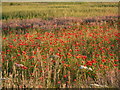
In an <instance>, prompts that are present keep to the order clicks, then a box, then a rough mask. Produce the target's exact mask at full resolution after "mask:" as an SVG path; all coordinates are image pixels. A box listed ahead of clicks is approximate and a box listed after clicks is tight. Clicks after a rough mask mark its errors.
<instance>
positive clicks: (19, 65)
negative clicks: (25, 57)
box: [15, 63, 24, 67]
mask: <svg viewBox="0 0 120 90" xmlns="http://www.w3.org/2000/svg"><path fill="white" fill-rule="evenodd" d="M15 65H16V66H17V67H23V66H24V65H22V64H17V63H15Z"/></svg>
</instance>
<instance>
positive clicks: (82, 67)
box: [80, 65, 92, 71]
mask: <svg viewBox="0 0 120 90" xmlns="http://www.w3.org/2000/svg"><path fill="white" fill-rule="evenodd" d="M80 69H86V70H90V71H92V68H88V67H86V66H83V65H81V66H80Z"/></svg>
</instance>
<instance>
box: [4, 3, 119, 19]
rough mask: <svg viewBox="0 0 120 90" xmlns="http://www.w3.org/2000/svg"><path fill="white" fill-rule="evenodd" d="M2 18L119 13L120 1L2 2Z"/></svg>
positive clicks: (89, 15) (86, 15) (85, 15)
mask: <svg viewBox="0 0 120 90" xmlns="http://www.w3.org/2000/svg"><path fill="white" fill-rule="evenodd" d="M2 5H3V8H2V10H3V13H2V19H14V18H20V19H23V18H36V17H39V18H44V19H47V18H49V17H81V18H82V17H91V16H107V15H118V3H113V2H112V3H97V2H95V3H87V2H76V3H75V2H74V3H72V2H69V3H68V2H66V3H62V2H61V3H2Z"/></svg>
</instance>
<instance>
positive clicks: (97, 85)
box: [90, 84, 108, 87]
mask: <svg viewBox="0 0 120 90" xmlns="http://www.w3.org/2000/svg"><path fill="white" fill-rule="evenodd" d="M90 85H91V86H96V87H108V86H106V85H99V84H90Z"/></svg>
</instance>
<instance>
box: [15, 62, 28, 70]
mask: <svg viewBox="0 0 120 90" xmlns="http://www.w3.org/2000/svg"><path fill="white" fill-rule="evenodd" d="M15 65H16V66H17V67H20V68H22V69H28V68H27V67H26V66H24V65H23V64H18V63H15Z"/></svg>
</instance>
